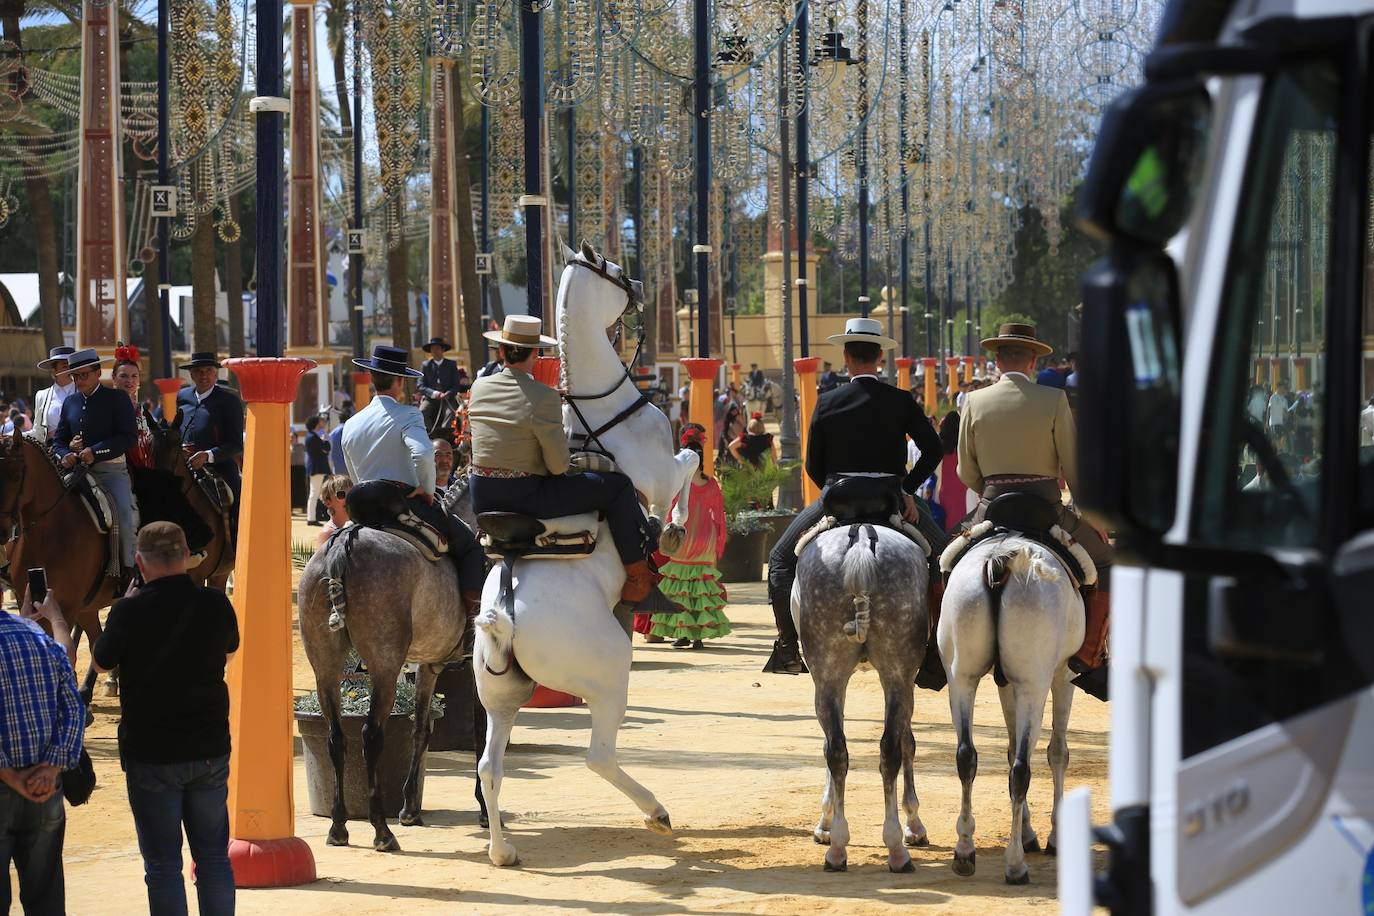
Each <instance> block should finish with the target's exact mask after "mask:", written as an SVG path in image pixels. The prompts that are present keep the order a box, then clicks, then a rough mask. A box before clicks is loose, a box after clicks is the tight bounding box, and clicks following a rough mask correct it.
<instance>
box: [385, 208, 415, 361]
mask: <svg viewBox="0 0 1374 916" xmlns="http://www.w3.org/2000/svg"><path fill="white" fill-rule="evenodd" d="M404 197H405V188H404V186H403V187H402V188H401V189H400V190H398V191H397V192H396V195H395V196H394V197H393V198H391V200H388V201H387V202H386V206H387V207H392V208H395V209H394V211H393V212H394V214H395V225H396V235H395V236H394V237H391V238H388V239H387V252H386V276H387V293H388V296H389V298H390V299H391V345H392V346H393V347H402V348H403V349H406V350H409V349H410V348H411V346H412V345H413V344H414V341H413V340H412V339H411V334H410V273H409V270H410V246H409V245H408V244H406V232H405V215H406V213H405V200H404ZM393 246H394V247H393Z"/></svg>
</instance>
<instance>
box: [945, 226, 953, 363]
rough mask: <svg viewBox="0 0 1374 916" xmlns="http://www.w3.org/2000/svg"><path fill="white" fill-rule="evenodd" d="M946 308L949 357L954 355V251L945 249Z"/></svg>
mask: <svg viewBox="0 0 1374 916" xmlns="http://www.w3.org/2000/svg"><path fill="white" fill-rule="evenodd" d="M945 308H946V309H947V310H948V311H947V314H948V316H949V318H948V321H947V322H946V323H945V327H947V328H949V355H950V356H953V355H954V250H953V249H952V248H950V247H948V246H947V247H946V248H945Z"/></svg>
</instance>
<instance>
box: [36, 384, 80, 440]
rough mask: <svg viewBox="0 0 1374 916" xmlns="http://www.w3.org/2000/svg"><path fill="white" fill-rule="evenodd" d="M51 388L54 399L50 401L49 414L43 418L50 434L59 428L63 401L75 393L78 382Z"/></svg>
mask: <svg viewBox="0 0 1374 916" xmlns="http://www.w3.org/2000/svg"><path fill="white" fill-rule="evenodd" d="M51 390H52V400H51V401H49V402H48V415H47V416H46V417H44V418H43V424H44V428H45V429H47V431H48V435H52V434H53V433H54V432H55V431H56V430H57V424H58V423H60V422H62V402H63V401H65V400H67V398H69V397H70V396H71V395H72V394H73V393H75V391H76V382H68V383H67V384H65V385H53V386H52V389H51Z"/></svg>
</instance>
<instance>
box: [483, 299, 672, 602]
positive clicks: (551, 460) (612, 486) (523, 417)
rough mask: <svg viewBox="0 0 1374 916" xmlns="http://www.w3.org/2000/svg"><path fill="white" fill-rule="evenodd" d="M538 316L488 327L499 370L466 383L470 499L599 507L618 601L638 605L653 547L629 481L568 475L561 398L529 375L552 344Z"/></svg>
mask: <svg viewBox="0 0 1374 916" xmlns="http://www.w3.org/2000/svg"><path fill="white" fill-rule="evenodd" d="M542 329H543V325H542V323H541V322H540V320H539V319H538V318H532V317H530V316H527V315H507V316H506V323H505V326H504V328H502V330H500V331H489V332H487V334H486V337H487V339H488V340H491V341H494V342H495V343H496V344H497V347H498V352H499V353H500V358H501V361H502V362H503V363H504V364H505V368H504V369H502V371H501V372H499V373H497V374H495V375H490V376H487V377H486V378H479V379H477V381H476V382H474V383H473V385H472V399H471V401H470V402H469V404H468V424H469V426H470V427H471V429H472V477H471V481H472V484H471V486H472V502H473V508H474V509H476V510H477V512H478V513H483V512H518V513H520V514H522V515H532V516H535V517H537V518H557V517H560V516H564V515H576V514H578V513H580V512H591V511H593V510H601V511H604V512H605V513H606V519H607V521H608V522H609V523H610V526H611V537H612V538H613V539H614V541H615V546H616V551H617V553H619V554H620V562H621V563H623V564H625V586H624V588H623V589H621V593H620V598H621V601H622V602H624V603H628V604H638V603H639V602H640V601H643V600H644V599H645V598H646V597H648V594H649V591H650V589H651V588H652V587H653V574H652V573H651V572H650V570H649V566H648V563H647V562H646V557H647V555H648V553H649V552H651V551H652V550H653V549H654V547H655V544H654V537H653V534H652V532H650V531H649V529H648V524H647V521H646V520H645V518H644V513H643V512H642V511H641V510H640V508H639V501H638V498H637V496H636V495H635V489H634V485H633V484H632V483H631V482H630V478H628V477H626V476H625V475H624V474H616V473H601V472H592V471H587V472H583V473H579V474H568V473H566V472H567V470H568V466H569V458H570V455H569V451H568V438H567V434H566V433H565V432H564V431H563V408H562V399H561V397H560V396H559V394H558V392H557V391H555V390H554V389H552V388H550V387H548V386H547V385H545V384H543V383H541V382H539V381H538V380H536V379H535V378H534V375H533V372H534V362H535V357H536V356H537V355H538V353H539V351H540V350H541V349H543V348H545V347H552V346H556V345H557V342H556V341H554V340H553V339H552V338H549V337H545V336H543V335H542V334H541V333H540V331H541V330H542Z"/></svg>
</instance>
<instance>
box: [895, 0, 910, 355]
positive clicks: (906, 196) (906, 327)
mask: <svg viewBox="0 0 1374 916" xmlns="http://www.w3.org/2000/svg"><path fill="white" fill-rule="evenodd" d="M906 13H907V0H900V2H899V3H898V5H897V16H898V19H899V20H900V27H899V29H898V34H899V37H898V39H897V47H898V52H897V59H898V64H897V66H898V69H899V71H900V73H899V75H898V83H897V85H898V87H899V90H900V91H899V93H898V96H899V97H898V100H897V138H898V151H897V152H898V157H899V158H900V159H901V162H900V163H899V165H898V169H899V176H900V181H901V185H902V243H901V255H900V267H899V269H900V270H901V273H902V304H901V310H902V356H907V357H909V356H911V345H910V340H911V331H910V327H911V320H910V314H909V312H908V302H907V295H908V294H909V293H910V290H911V195H910V191H909V189H908V188H907V170H906V162H907V154H908V149H907V124H906V111H907V87H908V85H909V83H910V81H911V55H910V48H909V47H908V40H907V27H906V18H907V16H906Z"/></svg>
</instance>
